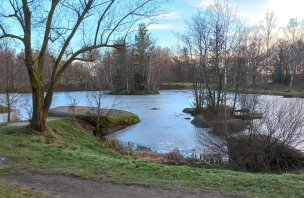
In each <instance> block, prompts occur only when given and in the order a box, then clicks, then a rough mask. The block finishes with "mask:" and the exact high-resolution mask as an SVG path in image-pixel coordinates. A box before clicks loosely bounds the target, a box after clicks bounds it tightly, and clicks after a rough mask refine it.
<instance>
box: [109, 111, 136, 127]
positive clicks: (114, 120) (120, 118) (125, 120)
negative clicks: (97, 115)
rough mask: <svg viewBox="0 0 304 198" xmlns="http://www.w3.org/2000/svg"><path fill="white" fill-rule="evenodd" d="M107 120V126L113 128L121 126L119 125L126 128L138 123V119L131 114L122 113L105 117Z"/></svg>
mask: <svg viewBox="0 0 304 198" xmlns="http://www.w3.org/2000/svg"><path fill="white" fill-rule="evenodd" d="M106 118H107V119H108V122H109V126H108V127H115V126H121V125H126V126H130V125H133V124H136V123H138V122H140V118H139V117H138V116H137V115H135V114H133V113H129V112H126V113H122V114H119V115H117V116H111V115H110V116H107V117H106Z"/></svg>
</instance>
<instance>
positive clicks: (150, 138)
mask: <svg viewBox="0 0 304 198" xmlns="http://www.w3.org/2000/svg"><path fill="white" fill-rule="evenodd" d="M90 93H92V92H57V93H55V94H54V98H53V103H52V106H51V108H53V107H57V106H66V105H67V104H68V103H69V98H70V97H73V98H76V99H77V100H79V103H78V105H81V106H89V105H90V103H89V102H88V97H90ZM263 98H266V99H270V100H273V99H279V100H282V101H283V100H287V99H284V98H282V97H279V96H263ZM288 100H293V99H292V98H290V99H288ZM24 102H25V101H22V100H20V101H19V104H18V105H21V104H22V103H24ZM27 102H28V101H27ZM192 102H193V100H192V94H191V91H190V90H163V91H160V94H159V95H147V96H121V95H120V96H114V95H106V96H105V99H104V101H103V107H104V108H115V109H121V110H126V111H130V112H133V113H135V114H137V115H138V116H139V117H140V119H141V122H140V123H138V124H136V125H134V126H130V127H128V128H126V129H123V130H121V131H119V132H116V133H113V134H110V135H108V136H107V138H109V139H118V140H120V141H122V142H125V143H126V142H132V143H134V144H137V145H142V146H146V147H149V148H151V149H152V150H156V151H158V152H168V151H171V150H173V149H175V148H178V149H179V150H180V151H182V152H184V153H191V152H193V149H195V150H196V152H203V151H204V150H206V148H204V147H203V146H202V145H201V144H200V143H199V142H198V141H197V138H196V135H197V133H198V132H199V134H203V135H205V136H206V137H208V133H207V131H206V129H200V128H197V127H195V126H193V125H192V124H191V119H193V117H191V116H190V115H189V114H186V113H183V112H182V110H183V109H184V108H186V107H190V106H192ZM29 104H30V103H29ZM18 105H17V106H18ZM20 112H21V115H22V118H23V119H25V118H27V117H28V116H27V112H26V109H20ZM187 118H188V119H189V118H191V119H190V120H188V119H187ZM0 120H1V115H0Z"/></svg>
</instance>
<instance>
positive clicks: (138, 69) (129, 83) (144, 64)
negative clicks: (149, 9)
mask: <svg viewBox="0 0 304 198" xmlns="http://www.w3.org/2000/svg"><path fill="white" fill-rule="evenodd" d="M116 44H117V47H116V48H114V49H112V50H108V51H105V52H103V53H100V59H99V61H98V64H96V65H95V67H96V68H99V69H98V71H99V72H97V73H96V74H97V75H103V76H104V78H105V79H106V84H107V85H108V87H109V88H110V90H111V91H112V92H113V93H124V94H131V93H136V92H139V91H147V92H149V91H157V87H158V84H159V83H160V81H161V80H162V81H165V79H163V78H162V76H164V74H163V73H162V72H160V71H163V70H164V69H165V68H168V65H169V64H170V56H169V52H168V50H166V49H162V48H160V47H156V46H155V44H154V43H153V42H152V39H151V38H150V33H149V32H148V29H147V27H146V26H145V24H139V26H138V32H137V33H136V34H135V37H134V40H131V41H130V42H129V43H126V42H125V41H124V40H123V39H118V40H117V41H116Z"/></svg>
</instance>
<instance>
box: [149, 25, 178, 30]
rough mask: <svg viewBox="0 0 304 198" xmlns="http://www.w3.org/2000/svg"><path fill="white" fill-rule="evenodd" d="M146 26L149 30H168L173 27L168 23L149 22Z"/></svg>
mask: <svg viewBox="0 0 304 198" xmlns="http://www.w3.org/2000/svg"><path fill="white" fill-rule="evenodd" d="M147 28H148V29H149V30H168V29H173V27H172V25H169V24H151V25H149V26H148V27H147Z"/></svg>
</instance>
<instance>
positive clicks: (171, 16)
mask: <svg viewBox="0 0 304 198" xmlns="http://www.w3.org/2000/svg"><path fill="white" fill-rule="evenodd" d="M157 18H159V19H179V18H181V14H180V13H179V12H169V13H164V14H161V15H159V16H158V17H157Z"/></svg>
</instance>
